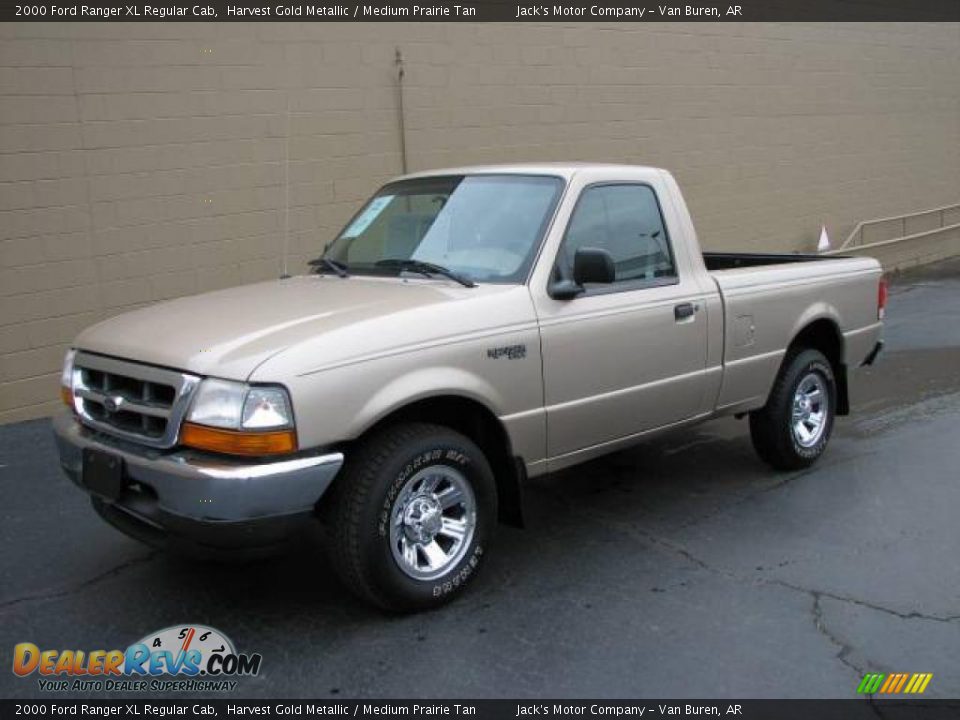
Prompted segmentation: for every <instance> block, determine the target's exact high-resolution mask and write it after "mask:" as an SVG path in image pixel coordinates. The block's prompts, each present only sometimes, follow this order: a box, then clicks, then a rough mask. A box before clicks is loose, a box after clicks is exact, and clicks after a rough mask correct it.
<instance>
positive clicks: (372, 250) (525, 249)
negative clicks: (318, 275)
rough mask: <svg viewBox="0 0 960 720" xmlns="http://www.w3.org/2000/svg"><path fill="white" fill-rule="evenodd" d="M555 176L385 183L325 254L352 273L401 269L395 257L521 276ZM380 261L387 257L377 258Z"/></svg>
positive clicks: (464, 271)
mask: <svg viewBox="0 0 960 720" xmlns="http://www.w3.org/2000/svg"><path fill="white" fill-rule="evenodd" d="M562 186H563V183H562V181H561V180H560V179H559V178H556V177H546V176H534V175H457V176H443V177H429V178H416V179H412V180H402V181H400V182H396V183H391V184H390V185H385V186H384V187H383V188H381V189H380V191H379V192H378V193H377V194H376V195H374V196H373V198H372V199H371V200H370V202H368V203H367V204H366V205H365V206H364V207H363V209H362V210H361V211H360V212H359V213H357V214H356V215H355V216H354V218H353V220H351V221H350V223H349V224H348V225H347V227H346V228H345V229H344V230H343V232H342V233H340V236H339V237H338V238H337V239H336V240H335V241H334V243H333V244H332V245H331V246H330V247H329V248H328V249H327V252H326V254H325V255H324V257H325V258H328V259H330V260H334V261H336V262H337V263H340V265H341V266H343V267H344V269H345V270H347V271H349V272H350V273H352V274H353V273H356V274H377V275H386V274H391V275H397V274H400V273H401V272H409V267H407V268H405V267H403V266H402V264H398V263H396V261H398V260H414V261H418V262H423V263H432V264H434V265H440V266H442V267H444V268H446V269H448V270H452V271H453V272H455V273H457V274H459V275H461V276H464V277H466V278H468V279H470V280H474V281H477V282H501V283H522V282H524V281H525V280H526V276H527V273H528V271H529V269H530V264H531V263H532V262H533V258H534V256H535V255H536V253H537V249H538V248H539V246H540V239H541V237H542V236H543V232H544V229H545V228H546V225H547V223H548V221H549V220H550V217H551V215H552V214H553V209H554V207H556V203H557V199H558V198H559V196H560V190H561V188H562ZM384 261H387V262H384Z"/></svg>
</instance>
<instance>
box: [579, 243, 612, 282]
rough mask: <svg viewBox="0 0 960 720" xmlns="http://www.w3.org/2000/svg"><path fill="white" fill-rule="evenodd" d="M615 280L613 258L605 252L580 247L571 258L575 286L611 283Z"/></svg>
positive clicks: (598, 249)
mask: <svg viewBox="0 0 960 720" xmlns="http://www.w3.org/2000/svg"><path fill="white" fill-rule="evenodd" d="M616 278H617V269H616V267H615V266H614V264H613V256H612V255H611V254H610V253H609V252H607V251H606V250H602V249H600V248H592V247H582V248H580V249H579V250H577V254H576V255H575V256H574V258H573V281H574V282H575V283H576V284H577V285H586V284H587V283H612V282H613V281H614V280H616Z"/></svg>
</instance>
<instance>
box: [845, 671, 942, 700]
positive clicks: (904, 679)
mask: <svg viewBox="0 0 960 720" xmlns="http://www.w3.org/2000/svg"><path fill="white" fill-rule="evenodd" d="M932 679H933V673H891V674H889V675H887V674H886V673H867V674H866V675H864V676H863V680H861V681H860V685H858V686H857V692H858V693H860V694H862V695H873V694H874V693H880V694H882V695H896V694H898V693H901V692H902V693H904V694H910V695H920V694H922V693H924V692H925V691H926V689H927V685H929V684H930V681H931V680H932Z"/></svg>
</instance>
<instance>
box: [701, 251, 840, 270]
mask: <svg viewBox="0 0 960 720" xmlns="http://www.w3.org/2000/svg"><path fill="white" fill-rule="evenodd" d="M837 257H838V256H836V255H834V256H831V257H824V256H823V255H803V254H800V253H780V254H777V253H732V252H705V253H703V262H704V264H705V265H706V266H707V270H732V269H735V268H745V267H758V266H761V265H782V264H784V263H802V262H815V261H818V260H833V259H836V258H837Z"/></svg>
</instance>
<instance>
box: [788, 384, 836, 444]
mask: <svg viewBox="0 0 960 720" xmlns="http://www.w3.org/2000/svg"><path fill="white" fill-rule="evenodd" d="M828 410H829V399H828V397H827V383H826V381H825V380H824V379H823V377H821V376H820V374H819V373H809V374H808V375H804V377H803V379H802V380H800V384H799V385H797V391H796V392H795V393H794V395H793V412H792V416H791V430H792V432H793V439H794V440H796V442H797V444H798V445H800V446H801V447H805V448H809V447H813V446H814V445H816V444H817V443H818V442H819V441H820V438H821V437H823V433H824V430H825V429H826V427H827V412H828Z"/></svg>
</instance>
